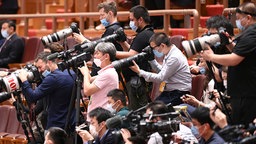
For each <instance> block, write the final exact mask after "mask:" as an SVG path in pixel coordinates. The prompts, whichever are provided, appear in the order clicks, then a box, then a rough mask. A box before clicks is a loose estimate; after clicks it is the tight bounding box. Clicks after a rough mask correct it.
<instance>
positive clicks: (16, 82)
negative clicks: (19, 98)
mask: <svg viewBox="0 0 256 144" xmlns="http://www.w3.org/2000/svg"><path fill="white" fill-rule="evenodd" d="M23 69H25V70H26V71H27V72H28V76H27V79H28V82H30V83H37V82H40V81H41V76H40V73H39V71H38V69H37V67H36V66H34V65H32V64H27V65H26V66H25V67H24V68H23ZM19 73H20V70H16V71H14V72H13V73H11V74H9V75H7V76H5V77H4V78H2V79H1V85H2V87H3V88H4V89H5V90H6V92H8V93H11V92H14V91H16V90H19V89H20V83H21V81H20V79H19V76H18V75H19Z"/></svg>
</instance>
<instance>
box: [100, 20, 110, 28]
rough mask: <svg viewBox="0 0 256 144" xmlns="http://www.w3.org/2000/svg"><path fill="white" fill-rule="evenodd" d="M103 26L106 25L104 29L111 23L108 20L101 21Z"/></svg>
mask: <svg viewBox="0 0 256 144" xmlns="http://www.w3.org/2000/svg"><path fill="white" fill-rule="evenodd" d="M100 22H101V24H102V25H104V27H106V26H109V22H108V21H107V19H106V18H104V19H101V20H100Z"/></svg>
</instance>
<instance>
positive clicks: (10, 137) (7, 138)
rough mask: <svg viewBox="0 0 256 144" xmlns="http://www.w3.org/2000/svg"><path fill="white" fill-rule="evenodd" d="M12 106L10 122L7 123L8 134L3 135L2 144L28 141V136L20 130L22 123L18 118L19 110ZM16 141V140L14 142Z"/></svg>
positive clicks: (0, 142) (0, 141) (0, 140)
mask: <svg viewBox="0 0 256 144" xmlns="http://www.w3.org/2000/svg"><path fill="white" fill-rule="evenodd" d="M9 107H10V111H9V112H10V113H9V116H8V122H7V123H6V124H5V125H6V130H5V132H6V134H5V135H4V136H1V138H0V144H16V142H17V143H20V144H21V143H23V144H25V143H27V141H26V136H25V135H24V133H23V131H21V130H20V127H21V124H20V122H19V121H18V119H17V112H16V109H15V107H14V106H9ZM14 141H15V142H14Z"/></svg>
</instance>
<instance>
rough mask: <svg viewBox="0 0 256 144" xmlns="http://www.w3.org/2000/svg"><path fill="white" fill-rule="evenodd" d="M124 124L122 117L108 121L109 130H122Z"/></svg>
mask: <svg viewBox="0 0 256 144" xmlns="http://www.w3.org/2000/svg"><path fill="white" fill-rule="evenodd" d="M122 124H123V120H122V117H121V116H119V115H117V116H114V117H111V118H109V119H107V120H106V126H107V128H108V129H120V128H121V126H122Z"/></svg>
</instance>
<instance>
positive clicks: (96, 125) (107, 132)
mask: <svg viewBox="0 0 256 144" xmlns="http://www.w3.org/2000/svg"><path fill="white" fill-rule="evenodd" d="M89 117H90V126H89V127H90V128H89V129H90V130H89V132H88V131H87V130H80V129H77V130H76V131H77V133H78V134H79V135H80V137H81V138H82V139H83V142H84V144H87V143H88V144H114V137H113V135H112V131H113V130H111V129H108V128H107V126H106V120H107V119H109V118H111V117H112V115H111V113H110V112H109V111H108V110H106V109H103V108H101V107H97V108H95V109H93V110H92V111H90V112H89Z"/></svg>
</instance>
